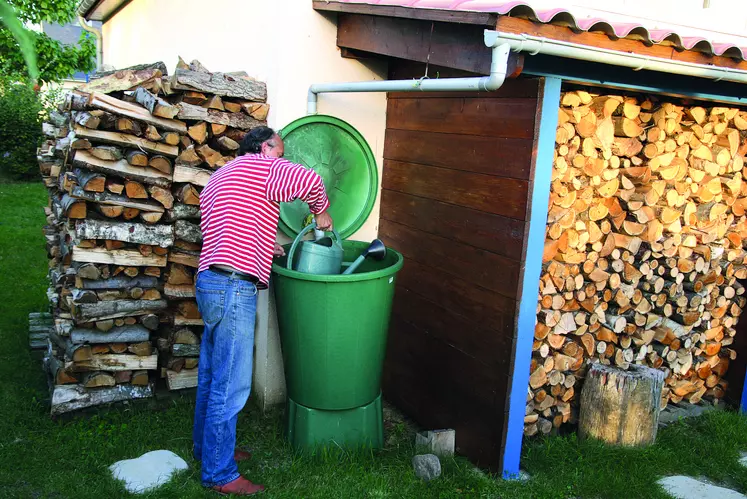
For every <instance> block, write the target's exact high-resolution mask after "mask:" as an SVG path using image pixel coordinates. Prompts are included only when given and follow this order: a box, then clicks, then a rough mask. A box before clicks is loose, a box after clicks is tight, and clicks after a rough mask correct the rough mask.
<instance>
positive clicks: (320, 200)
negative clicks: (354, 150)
mask: <svg viewBox="0 0 747 499" xmlns="http://www.w3.org/2000/svg"><path fill="white" fill-rule="evenodd" d="M273 168H274V171H273V174H272V175H271V177H270V179H269V182H268V185H267V198H268V199H269V200H271V201H276V202H279V203H290V202H292V201H295V200H296V199H301V200H302V201H305V202H306V203H308V205H309V209H310V210H311V213H313V214H314V215H315V219H316V223H317V226H318V227H319V228H320V229H321V230H330V229H332V217H330V216H329V213H327V209H328V208H329V198H328V197H327V192H326V191H325V189H324V181H323V180H322V177H320V176H319V175H318V174H317V173H316V172H315V171H314V170H309V169H307V168H304V167H303V166H301V165H297V164H294V163H291V162H289V161H284V160H280V162H279V163H277V164H275V165H273Z"/></svg>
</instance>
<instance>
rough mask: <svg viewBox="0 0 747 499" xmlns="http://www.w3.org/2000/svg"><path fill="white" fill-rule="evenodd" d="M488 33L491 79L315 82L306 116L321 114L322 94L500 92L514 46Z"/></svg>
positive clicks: (486, 31) (478, 77)
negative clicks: (494, 38)
mask: <svg viewBox="0 0 747 499" xmlns="http://www.w3.org/2000/svg"><path fill="white" fill-rule="evenodd" d="M489 33H491V32H490V31H489V30H485V45H487V46H488V47H490V48H491V49H492V50H493V55H492V60H491V63H490V75H489V76H476V77H471V78H437V79H429V78H425V77H424V78H421V79H419V80H374V81H355V82H343V83H315V84H313V85H311V86H310V87H309V93H308V102H307V108H306V113H307V114H316V113H317V101H318V98H319V94H321V93H338V92H439V91H440V92H448V91H459V92H465V91H473V92H479V91H492V90H498V89H499V88H500V87H501V86H502V85H503V82H504V81H505V80H506V73H507V72H508V56H509V53H510V51H511V50H510V45H509V44H506V43H502V42H499V41H495V40H493V39H492V38H490V37H489V36H488V35H489Z"/></svg>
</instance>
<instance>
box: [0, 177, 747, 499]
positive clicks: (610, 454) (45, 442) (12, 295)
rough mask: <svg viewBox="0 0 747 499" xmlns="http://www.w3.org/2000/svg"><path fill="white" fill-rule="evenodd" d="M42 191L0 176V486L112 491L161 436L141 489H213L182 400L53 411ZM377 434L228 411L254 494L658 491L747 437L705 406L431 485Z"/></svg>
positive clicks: (401, 438)
mask: <svg viewBox="0 0 747 499" xmlns="http://www.w3.org/2000/svg"><path fill="white" fill-rule="evenodd" d="M45 204H46V192H45V190H44V188H43V187H42V185H41V184H38V183H37V184H0V311H2V313H0V380H2V388H0V497H1V498H11V497H18V498H42V497H49V498H68V497H69V498H107V499H113V498H119V497H126V496H127V494H126V492H125V491H124V488H123V487H122V486H121V485H120V484H119V483H117V482H115V481H114V480H112V479H111V478H110V475H109V472H108V469H107V467H108V465H110V464H111V463H113V462H114V461H117V460H120V459H128V458H133V457H137V456H139V455H140V454H143V453H145V452H147V451H150V450H155V449H170V450H172V451H174V452H176V453H177V454H179V455H180V456H182V457H183V458H185V459H186V460H187V462H188V463H189V464H190V466H191V468H190V470H189V471H187V472H185V473H183V474H181V475H179V476H178V477H177V478H176V479H174V480H173V481H172V482H171V483H170V484H169V485H168V486H166V487H164V488H162V489H160V490H158V491H157V492H154V493H152V494H147V495H145V496H139V497H158V498H191V497H217V496H216V494H215V493H213V492H209V491H205V490H203V489H202V487H201V486H200V483H199V469H198V467H197V466H196V463H195V462H194V461H192V460H191V457H190V446H191V439H190V434H191V424H192V402H191V401H190V400H189V398H188V397H181V398H179V397H177V398H176V399H175V400H173V401H171V402H168V403H166V404H163V403H162V404H160V405H158V406H157V407H154V406H153V405H152V404H147V403H146V404H132V405H121V406H118V407H116V408H110V409H106V410H100V411H97V412H94V413H92V414H87V415H85V416H78V417H72V418H64V420H61V421H52V420H51V419H50V418H49V416H48V408H47V407H46V405H45V403H46V398H47V396H48V395H47V387H46V381H45V379H44V376H43V374H42V372H41V365H40V360H39V356H38V354H32V353H31V352H30V351H29V349H28V347H27V338H26V335H27V332H26V330H27V322H26V317H27V315H28V313H29V312H32V311H42V310H44V309H45V306H46V304H45V289H46V280H45V274H46V267H47V263H46V259H45V253H44V242H43V237H42V233H41V228H42V226H43V225H44V215H43V211H42V207H43V206H44V205H45ZM389 426H390V427H389V431H388V434H387V438H388V440H387V442H388V443H387V447H386V449H384V450H382V451H377V452H368V453H366V452H358V453H342V452H337V453H331V454H327V455H322V456H317V457H313V458H312V457H305V456H301V455H298V454H296V453H294V452H293V451H292V450H291V449H290V448H289V447H288V446H287V445H286V444H285V443H284V441H283V439H282V432H281V423H280V413H279V412H273V413H271V414H267V415H262V414H260V413H259V411H257V410H255V409H253V408H248V409H247V411H246V412H245V413H244V414H242V416H241V418H240V420H239V433H238V440H239V444H240V445H244V446H249V447H252V448H253V449H254V453H255V457H254V459H252V460H251V461H250V462H249V463H247V464H243V463H242V466H241V471H242V472H243V473H245V474H246V475H247V476H248V477H249V478H250V479H252V480H255V481H257V482H260V483H264V484H266V485H267V486H268V492H267V493H266V494H264V497H287V498H296V497H318V498H338V497H339V498H358V497H361V498H362V497H391V498H401V497H412V498H431V497H433V498H441V497H496V498H497V497H506V498H509V497H510V498H536V499H542V498H548V499H554V498H558V499H566V498H571V497H583V498H634V497H635V498H639V497H640V498H644V497H653V498H663V497H667V496H666V495H665V494H664V493H663V492H662V491H661V490H660V489H659V488H658V487H657V486H656V485H655V481H656V480H657V479H658V478H659V477H660V476H664V475H668V474H688V475H691V476H696V477H698V476H703V477H707V478H709V479H710V480H712V481H715V482H717V483H720V484H722V485H725V486H729V487H732V488H734V489H737V490H740V491H747V470H745V469H743V468H740V467H739V465H738V463H737V459H738V457H739V452H740V451H741V450H747V418H744V417H741V416H739V415H737V414H735V413H730V412H721V413H712V414H709V415H707V416H705V417H703V418H700V419H698V420H695V421H692V422H690V423H687V424H685V423H680V424H677V425H674V426H671V427H669V428H667V429H666V430H664V431H662V432H661V433H660V438H659V442H658V443H657V444H656V445H655V446H653V447H650V448H648V449H643V450H642V449H614V448H609V447H606V446H603V445H600V444H597V443H594V442H583V443H579V442H577V441H576V440H575V438H573V437H553V438H548V439H544V440H539V441H535V442H532V443H530V444H529V445H527V446H526V448H525V450H524V458H523V463H524V468H525V469H527V471H529V473H530V474H531V475H532V477H533V478H532V479H531V480H530V481H528V482H525V483H519V482H504V481H501V480H497V479H495V478H494V477H492V476H490V475H487V474H484V473H482V472H479V471H476V470H475V469H474V467H473V466H471V465H470V463H469V462H468V461H466V460H464V459H461V458H457V459H454V460H446V461H445V462H444V463H443V465H444V474H443V476H442V477H441V478H440V479H438V480H436V481H434V482H431V483H429V484H426V483H422V482H420V481H419V480H418V479H416V477H415V476H414V474H413V472H412V469H411V465H410V459H411V457H412V455H413V448H412V446H411V442H412V439H413V435H412V431H411V430H410V429H409V427H408V426H407V425H406V424H405V423H403V422H395V423H394V424H391V425H389Z"/></svg>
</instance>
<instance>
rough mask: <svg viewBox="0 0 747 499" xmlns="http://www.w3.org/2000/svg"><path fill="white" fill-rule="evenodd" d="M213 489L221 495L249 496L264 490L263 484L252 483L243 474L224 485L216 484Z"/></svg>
mask: <svg viewBox="0 0 747 499" xmlns="http://www.w3.org/2000/svg"><path fill="white" fill-rule="evenodd" d="M213 490H214V491H216V492H217V493H219V494H221V495H224V496H225V495H229V494H231V495H235V496H250V495H253V494H256V493H257V492H262V491H263V490H265V486H264V485H259V484H256V483H252V482H250V481H249V480H247V479H246V478H244V477H243V476H240V477H238V478H237V479H236V480H234V481H233V482H228V483H227V484H225V485H216V486H215V487H213Z"/></svg>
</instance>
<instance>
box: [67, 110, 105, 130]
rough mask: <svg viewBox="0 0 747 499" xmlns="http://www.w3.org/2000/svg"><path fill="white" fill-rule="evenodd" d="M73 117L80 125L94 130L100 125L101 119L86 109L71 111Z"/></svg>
mask: <svg viewBox="0 0 747 499" xmlns="http://www.w3.org/2000/svg"><path fill="white" fill-rule="evenodd" d="M73 119H74V120H75V122H76V123H77V124H79V125H80V126H84V127H86V128H91V129H93V130H95V129H96V128H98V127H99V125H101V119H100V118H99V117H97V116H93V115H92V114H91V113H89V112H87V111H78V112H74V113H73Z"/></svg>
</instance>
